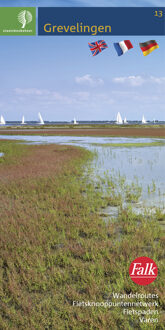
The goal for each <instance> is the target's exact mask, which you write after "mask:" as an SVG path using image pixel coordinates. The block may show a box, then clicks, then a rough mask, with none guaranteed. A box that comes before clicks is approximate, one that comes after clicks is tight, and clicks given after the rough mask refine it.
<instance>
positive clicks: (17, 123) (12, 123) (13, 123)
mask: <svg viewBox="0 0 165 330" xmlns="http://www.w3.org/2000/svg"><path fill="white" fill-rule="evenodd" d="M44 123H45V125H48V126H49V125H50V126H51V125H56V126H58V125H73V121H70V122H67V121H44ZM78 123H79V124H80V125H101V124H102V125H107V124H109V125H114V124H116V121H108V120H105V121H78ZM128 124H129V125H141V124H142V123H141V121H130V120H128ZM146 124H149V125H165V121H158V120H155V122H154V121H147V123H146ZM146 124H145V125H146ZM38 125H39V123H38V122H37V121H26V125H22V124H21V121H6V125H3V126H6V127H7V126H22V127H24V126H38Z"/></svg>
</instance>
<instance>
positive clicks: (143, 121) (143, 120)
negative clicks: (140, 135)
mask: <svg viewBox="0 0 165 330" xmlns="http://www.w3.org/2000/svg"><path fill="white" fill-rule="evenodd" d="M142 124H146V119H145V117H144V115H143V117H142Z"/></svg>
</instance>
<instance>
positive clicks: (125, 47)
mask: <svg viewBox="0 0 165 330" xmlns="http://www.w3.org/2000/svg"><path fill="white" fill-rule="evenodd" d="M119 45H120V47H121V49H122V51H123V54H124V53H126V52H127V50H128V48H127V46H126V44H125V42H124V41H120V42H119Z"/></svg>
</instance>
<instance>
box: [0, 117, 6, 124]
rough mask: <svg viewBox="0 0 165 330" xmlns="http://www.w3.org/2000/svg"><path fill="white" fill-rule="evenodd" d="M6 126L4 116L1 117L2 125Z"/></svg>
mask: <svg viewBox="0 0 165 330" xmlns="http://www.w3.org/2000/svg"><path fill="white" fill-rule="evenodd" d="M5 124H6V122H5V119H4V117H3V116H1V120H0V125H5Z"/></svg>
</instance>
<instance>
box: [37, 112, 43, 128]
mask: <svg viewBox="0 0 165 330" xmlns="http://www.w3.org/2000/svg"><path fill="white" fill-rule="evenodd" d="M38 118H39V124H40V125H44V121H43V119H42V116H41V114H40V112H39V113H38Z"/></svg>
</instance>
